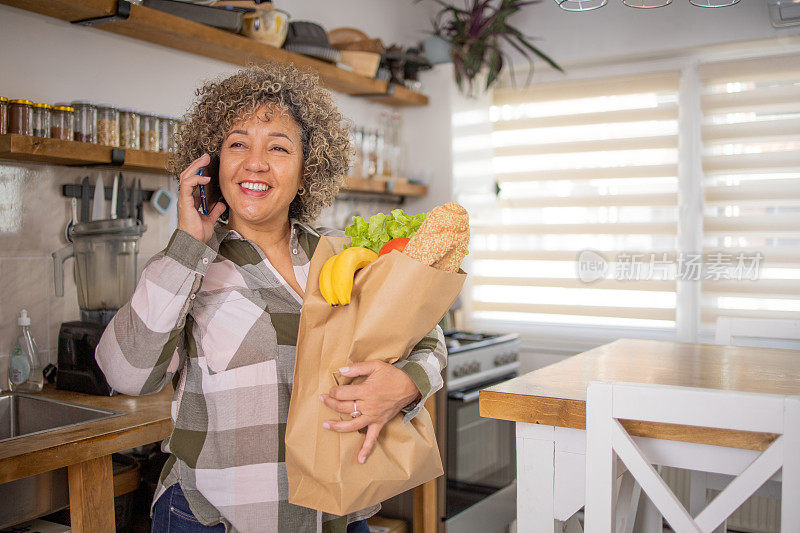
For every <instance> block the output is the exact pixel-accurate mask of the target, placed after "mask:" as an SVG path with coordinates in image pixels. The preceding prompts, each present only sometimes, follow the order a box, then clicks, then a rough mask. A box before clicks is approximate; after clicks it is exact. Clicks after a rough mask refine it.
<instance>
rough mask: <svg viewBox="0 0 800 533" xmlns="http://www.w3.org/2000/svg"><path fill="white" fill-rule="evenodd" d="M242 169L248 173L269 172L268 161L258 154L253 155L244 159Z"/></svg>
mask: <svg viewBox="0 0 800 533" xmlns="http://www.w3.org/2000/svg"><path fill="white" fill-rule="evenodd" d="M244 169H245V170H247V171H248V172H265V171H267V170H269V161H267V158H266V157H263V156H262V155H260V154H253V155H250V156H249V157H248V158H247V159H245V162H244Z"/></svg>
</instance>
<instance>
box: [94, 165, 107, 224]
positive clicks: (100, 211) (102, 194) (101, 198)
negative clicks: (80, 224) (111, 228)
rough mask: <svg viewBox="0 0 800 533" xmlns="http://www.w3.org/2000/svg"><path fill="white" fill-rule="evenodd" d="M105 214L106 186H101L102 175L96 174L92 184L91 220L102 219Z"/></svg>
mask: <svg viewBox="0 0 800 533" xmlns="http://www.w3.org/2000/svg"><path fill="white" fill-rule="evenodd" d="M105 216H106V188H105V187H104V186H103V176H97V181H96V182H95V184H94V199H93V200H92V220H103V219H104V218H105Z"/></svg>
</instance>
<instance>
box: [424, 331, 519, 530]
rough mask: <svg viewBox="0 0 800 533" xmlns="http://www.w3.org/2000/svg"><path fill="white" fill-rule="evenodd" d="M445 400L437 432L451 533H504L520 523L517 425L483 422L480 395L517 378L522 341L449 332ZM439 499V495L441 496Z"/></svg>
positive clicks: (513, 335)
mask: <svg viewBox="0 0 800 533" xmlns="http://www.w3.org/2000/svg"><path fill="white" fill-rule="evenodd" d="M445 343H446V344H447V352H448V356H447V367H446V369H445V370H446V375H445V387H444V388H445V391H446V395H441V397H440V398H441V400H440V401H441V403H439V408H438V412H439V413H446V415H445V416H444V417H440V419H439V420H437V425H438V428H437V429H438V430H439V431H444V432H445V438H444V441H445V443H446V445H445V449H446V456H445V483H444V487H443V490H442V492H443V493H444V499H445V505H444V508H443V509H441V512H442V519H443V520H444V523H445V530H446V531H447V533H472V532H475V533H477V532H480V533H504V532H505V531H507V528H508V525H509V524H510V523H511V522H512V521H513V520H514V519H515V518H516V483H515V479H516V446H515V445H516V439H515V434H514V424H513V423H512V422H507V421H504V420H495V419H491V418H483V417H481V416H480V413H479V408H478V397H479V395H480V391H481V390H482V389H485V388H486V387H490V386H492V385H496V384H497V383H501V382H503V381H506V380H508V379H511V378H513V377H515V376H516V375H517V371H518V369H519V345H520V340H519V335H518V334H516V333H509V334H496V333H484V332H477V333H472V332H465V331H453V330H451V331H446V332H445ZM440 494H441V493H440Z"/></svg>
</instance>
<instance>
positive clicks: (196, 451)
mask: <svg viewBox="0 0 800 533" xmlns="http://www.w3.org/2000/svg"><path fill="white" fill-rule="evenodd" d="M320 234H325V235H335V236H342V232H340V231H335V230H328V231H326V230H323V229H320V230H318V231H315V230H313V229H312V228H310V227H308V226H306V225H305V224H302V223H300V222H298V221H296V220H292V221H291V237H290V241H289V246H290V252H291V257H292V263H293V265H294V273H295V277H296V278H297V281H298V283H299V284H300V286H301V287H303V288H304V287H305V285H306V282H307V280H308V271H309V264H310V258H311V256H312V255H313V253H314V249H315V248H316V245H317V242H318V241H319V237H320ZM301 305H302V298H301V297H300V295H299V294H297V293H296V292H295V291H294V290H293V289H292V288H291V287H290V286H289V284H288V283H286V281H285V280H284V279H283V277H282V276H281V275H280V274H278V272H277V271H276V270H275V269H274V268H273V267H272V265H271V264H270V263H269V261H268V260H267V258H266V257H265V256H264V254H263V252H262V251H261V250H260V249H259V248H258V247H257V246H256V245H254V244H253V243H252V242H250V241H248V240H246V239H244V238H242V237H241V236H240V235H239V234H238V233H236V232H235V231H233V230H228V229H227V227H226V226H225V225H223V224H221V223H218V224H217V227H216V228H215V231H214V235H213V237H212V238H211V239H210V240H209V242H208V243H203V242H200V241H198V240H197V239H195V238H193V237H191V236H190V235H189V234H187V233H185V232H183V231H180V230H178V231H176V232H175V233H174V235H173V236H172V239H171V240H170V242H169V244H168V245H167V247H166V249H165V250H164V251H163V252H160V253H158V254H156V255H155V256H154V257H153V258H152V259H151V260H150V261H149V262H148V263H147V266H146V267H145V268H144V271H143V273H142V277H141V279H140V280H139V283H138V285H137V287H136V290H135V292H134V294H133V297H132V298H131V301H130V302H129V303H127V304H126V305H125V306H124V307H122V308H121V309H120V310H119V312H118V313H117V314H116V316H115V317H114V319H113V320H112V321H111V323H110V324H109V325H108V327H107V328H106V331H105V333H104V334H103V337H102V339H101V341H100V344H99V345H98V347H97V352H96V358H97V362H98V364H99V365H100V368H101V369H102V370H103V372H104V373H105V375H106V378H107V379H108V382H109V383H110V384H111V386H112V387H113V388H114V389H116V390H117V391H119V392H121V393H124V394H131V395H142V394H151V393H154V392H157V391H159V390H161V389H162V388H163V387H164V386H165V385H166V384H167V383H168V382H169V381H170V380H172V381H173V383H174V385H175V395H174V397H173V400H172V421H173V423H174V425H175V429H174V430H173V432H172V435H171V436H170V437H169V438H167V439H166V440H165V441H164V443H163V444H162V449H163V450H164V451H165V452H167V453H170V457H169V459H168V461H167V463H166V465H165V466H164V470H163V471H162V474H161V479H160V482H159V486H158V488H157V490H156V494H155V499H158V497H159V496H160V495H161V494H162V493H163V492H164V490H166V488H168V487H169V486H171V485H172V484H174V483H179V484H180V486H181V488H182V489H183V492H184V493H185V495H186V499H187V500H188V501H189V505H190V507H191V509H192V512H193V513H194V515H195V516H196V517H197V519H198V520H199V521H200V522H201V523H203V524H206V525H213V524H217V523H222V524H225V528H226V531H239V532H266V531H275V532H278V531H279V532H291V533H300V532H328V531H331V532H332V531H342V532H343V531H344V530H345V528H346V524H347V523H349V522H353V521H355V520H361V519H363V518H366V517H369V516H371V515H373V514H375V513H376V512H377V511H378V510H379V508H380V506H379V505H376V506H374V507H371V508H369V509H364V510H362V511H359V512H357V513H353V514H351V515H349V516H347V517H336V516H333V515H329V514H326V513H322V512H320V511H316V510H313V509H307V508H305V507H299V506H296V505H292V504H290V503H289V502H288V501H287V498H288V482H287V476H286V463H285V449H284V434H285V431H286V418H287V414H288V411H289V398H290V396H291V393H292V377H293V374H294V361H295V347H296V344H297V332H298V326H299V323H300V308H301ZM446 363H447V352H446V348H445V345H444V337H443V335H442V332H441V329H439V327H438V326H437V327H436V328H435V329H434V331H432V332H431V333H430V334H428V335H427V336H426V337H425V338H423V339H422V340H421V341H420V342H419V343H418V344H417V345H416V346H415V348H414V350H413V351H412V353H411V355H410V356H409V357H408V358H407V359H405V360H403V361H399V362H397V363H396V364H395V366H397V367H398V368H400V369H401V370H403V371H404V372H406V374H407V375H408V376H409V377H410V378H411V379H412V380H413V381H414V383H415V384H416V385H417V387H418V388H419V390H420V392H421V394H422V399H421V400H420V401H418V402H417V403H416V404H415V405H414V406H413V408H412V409H410V410H407V413H406V414H405V420H406V421H408V420H410V419H411V418H413V417H414V416H415V415H416V414H417V412H418V411H419V410H420V409H421V407H422V405H423V404H424V402H425V400H426V399H427V398H428V397H429V396H430V395H432V394H433V393H435V392H436V391H437V390H439V389H440V388H441V386H442V378H441V371H442V369H443V368H444V366H445V365H446Z"/></svg>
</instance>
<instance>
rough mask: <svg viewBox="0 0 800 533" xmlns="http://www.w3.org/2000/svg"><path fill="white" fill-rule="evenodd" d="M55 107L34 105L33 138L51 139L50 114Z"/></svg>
mask: <svg viewBox="0 0 800 533" xmlns="http://www.w3.org/2000/svg"><path fill="white" fill-rule="evenodd" d="M52 110H53V106H50V105H47V104H33V125H32V129H33V136H34V137H50V114H51V112H52Z"/></svg>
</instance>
